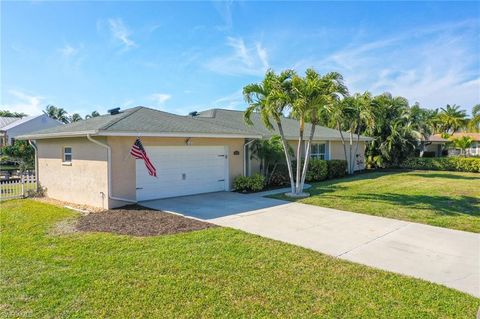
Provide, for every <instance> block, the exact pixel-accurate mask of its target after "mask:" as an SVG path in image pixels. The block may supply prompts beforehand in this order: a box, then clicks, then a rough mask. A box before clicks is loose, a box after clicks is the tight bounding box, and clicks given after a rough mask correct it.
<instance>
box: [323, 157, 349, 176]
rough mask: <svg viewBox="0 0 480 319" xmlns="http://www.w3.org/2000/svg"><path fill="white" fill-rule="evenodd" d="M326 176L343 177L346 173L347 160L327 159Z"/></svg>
mask: <svg viewBox="0 0 480 319" xmlns="http://www.w3.org/2000/svg"><path fill="white" fill-rule="evenodd" d="M327 166H328V178H329V179H332V178H339V177H344V176H345V175H346V174H347V161H345V160H328V161H327Z"/></svg>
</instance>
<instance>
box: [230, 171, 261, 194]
mask: <svg viewBox="0 0 480 319" xmlns="http://www.w3.org/2000/svg"><path fill="white" fill-rule="evenodd" d="M264 187H265V177H263V176H262V175H260V174H255V175H252V176H237V177H235V179H234V180H233V188H234V189H235V190H236V191H238V192H258V191H261V190H262V189H263V188H264Z"/></svg>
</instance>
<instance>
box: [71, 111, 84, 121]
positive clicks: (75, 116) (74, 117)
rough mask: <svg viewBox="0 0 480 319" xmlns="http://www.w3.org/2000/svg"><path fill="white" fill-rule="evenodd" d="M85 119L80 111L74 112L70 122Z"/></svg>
mask: <svg viewBox="0 0 480 319" xmlns="http://www.w3.org/2000/svg"><path fill="white" fill-rule="evenodd" d="M81 120H83V119H82V116H81V115H80V114H78V113H73V114H72V115H71V116H70V123H73V122H78V121H81Z"/></svg>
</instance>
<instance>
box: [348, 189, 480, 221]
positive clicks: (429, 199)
mask: <svg viewBox="0 0 480 319" xmlns="http://www.w3.org/2000/svg"><path fill="white" fill-rule="evenodd" d="M341 197H342V198H345V199H348V200H353V201H358V200H360V201H366V202H379V203H389V204H393V205H398V206H402V207H408V208H411V209H416V210H431V211H434V212H435V213H437V214H440V215H449V216H452V215H469V216H472V217H480V199H479V198H476V197H472V196H459V197H455V198H454V197H451V196H437V195H406V194H394V193H385V194H358V195H347V196H345V195H342V196H341Z"/></svg>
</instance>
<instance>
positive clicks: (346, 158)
mask: <svg viewBox="0 0 480 319" xmlns="http://www.w3.org/2000/svg"><path fill="white" fill-rule="evenodd" d="M337 129H338V131H339V132H340V138H341V139H342V145H343V153H344V154H345V160H346V161H347V162H348V157H347V145H345V137H343V132H342V130H341V129H340V123H339V122H337ZM347 164H348V163H347ZM347 169H348V165H347Z"/></svg>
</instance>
